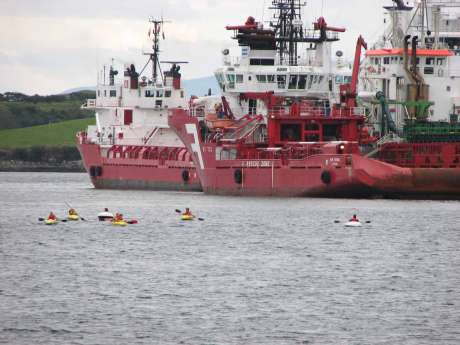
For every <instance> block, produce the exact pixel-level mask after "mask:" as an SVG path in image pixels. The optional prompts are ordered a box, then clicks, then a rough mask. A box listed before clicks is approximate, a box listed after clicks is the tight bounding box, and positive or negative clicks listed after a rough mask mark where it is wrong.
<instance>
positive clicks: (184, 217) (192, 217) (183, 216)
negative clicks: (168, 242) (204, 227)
mask: <svg viewBox="0 0 460 345" xmlns="http://www.w3.org/2000/svg"><path fill="white" fill-rule="evenodd" d="M180 219H181V220H194V219H195V216H193V215H189V214H183V215H182V216H181V217H180Z"/></svg>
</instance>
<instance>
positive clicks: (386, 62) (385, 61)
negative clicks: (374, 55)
mask: <svg viewBox="0 0 460 345" xmlns="http://www.w3.org/2000/svg"><path fill="white" fill-rule="evenodd" d="M383 64H384V65H389V64H390V58H389V57H384V58H383Z"/></svg>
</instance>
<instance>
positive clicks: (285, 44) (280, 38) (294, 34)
mask: <svg viewBox="0 0 460 345" xmlns="http://www.w3.org/2000/svg"><path fill="white" fill-rule="evenodd" d="M306 5H307V3H306V1H303V0H272V6H271V7H270V9H271V10H274V11H275V13H274V15H273V18H274V19H276V20H277V22H276V23H273V22H271V23H270V26H271V27H272V28H273V30H274V32H275V42H276V48H277V50H278V54H279V58H280V64H281V65H282V64H283V63H284V61H285V60H287V63H288V64H289V65H290V66H297V63H298V58H299V56H298V44H299V43H314V44H318V43H323V42H333V41H338V39H339V38H338V36H337V34H333V35H328V31H332V32H334V33H337V32H345V29H344V28H336V27H331V26H328V24H327V23H326V20H325V19H324V18H323V17H320V18H318V20H317V21H316V22H315V23H313V24H314V29H313V30H310V31H306V30H304V27H303V23H302V14H301V12H302V8H303V7H305V6H306ZM315 31H319V35H318V34H315Z"/></svg>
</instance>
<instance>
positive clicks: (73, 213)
mask: <svg viewBox="0 0 460 345" xmlns="http://www.w3.org/2000/svg"><path fill="white" fill-rule="evenodd" d="M77 215H78V214H77V211H75V209H74V208H71V209H70V210H69V216H77Z"/></svg>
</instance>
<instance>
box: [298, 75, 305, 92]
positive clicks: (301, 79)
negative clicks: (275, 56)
mask: <svg viewBox="0 0 460 345" xmlns="http://www.w3.org/2000/svg"><path fill="white" fill-rule="evenodd" d="M306 87H307V76H306V75H299V89H300V90H305V88H306Z"/></svg>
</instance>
